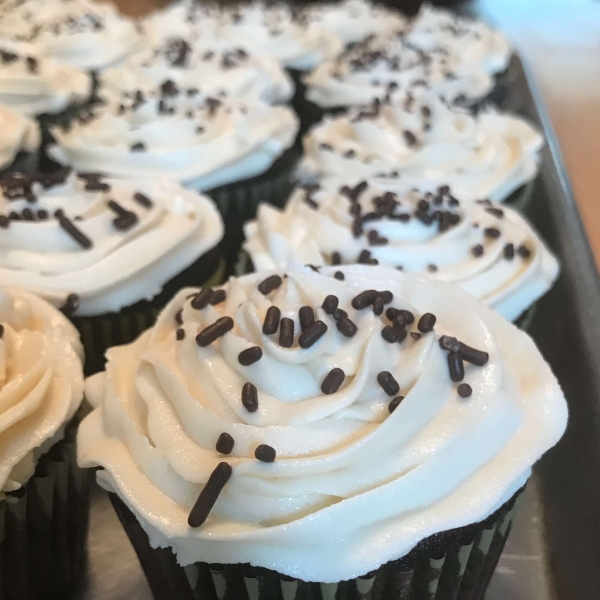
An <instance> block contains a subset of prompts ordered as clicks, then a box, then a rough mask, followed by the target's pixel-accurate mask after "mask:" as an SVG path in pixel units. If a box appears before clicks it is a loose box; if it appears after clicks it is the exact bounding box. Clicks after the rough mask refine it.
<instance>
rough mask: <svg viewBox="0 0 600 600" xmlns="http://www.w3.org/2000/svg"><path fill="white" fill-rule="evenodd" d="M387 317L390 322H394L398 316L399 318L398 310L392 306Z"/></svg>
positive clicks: (386, 312) (386, 314)
mask: <svg viewBox="0 0 600 600" xmlns="http://www.w3.org/2000/svg"><path fill="white" fill-rule="evenodd" d="M385 316H386V317H387V318H388V319H389V320H390V321H393V320H394V319H395V318H396V317H397V316H398V309H397V308H392V307H391V306H390V307H389V308H388V309H387V310H386V311H385Z"/></svg>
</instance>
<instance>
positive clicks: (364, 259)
mask: <svg viewBox="0 0 600 600" xmlns="http://www.w3.org/2000/svg"><path fill="white" fill-rule="evenodd" d="M356 262H357V263H358V264H360V265H368V264H369V263H370V262H371V253H370V252H369V250H363V251H362V252H361V253H360V254H359V255H358V259H357V261H356Z"/></svg>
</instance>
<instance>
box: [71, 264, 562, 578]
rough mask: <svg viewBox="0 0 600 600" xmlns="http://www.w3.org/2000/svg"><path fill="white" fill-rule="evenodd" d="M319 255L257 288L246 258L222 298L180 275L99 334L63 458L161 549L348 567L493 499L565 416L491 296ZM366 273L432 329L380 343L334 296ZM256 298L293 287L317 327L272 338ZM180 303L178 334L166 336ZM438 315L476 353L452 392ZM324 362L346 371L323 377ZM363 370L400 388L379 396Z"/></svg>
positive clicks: (503, 493) (210, 558)
mask: <svg viewBox="0 0 600 600" xmlns="http://www.w3.org/2000/svg"><path fill="white" fill-rule="evenodd" d="M336 270H337V267H334V268H327V269H324V274H318V273H315V272H313V271H312V270H310V269H309V268H301V267H290V268H289V269H288V271H287V275H288V277H287V278H286V279H284V281H283V284H282V285H281V287H279V289H278V290H277V291H275V292H273V293H271V294H270V295H269V296H268V297H265V296H263V295H262V294H261V293H260V292H259V291H258V289H257V284H258V283H259V282H261V281H262V280H263V279H264V278H265V276H266V274H264V273H263V274H259V275H252V276H248V277H244V278H241V279H237V280H236V279H230V280H229V282H228V284H227V285H226V286H225V290H226V293H227V300H226V301H225V302H224V303H222V304H219V305H217V306H210V305H209V306H208V307H207V308H205V309H203V310H194V309H193V308H192V307H191V304H190V300H189V299H187V298H188V296H189V293H190V291H191V290H189V289H187V290H182V292H181V293H180V294H178V295H177V296H176V297H175V298H174V299H173V301H172V303H171V304H170V305H169V306H168V307H167V308H166V309H165V310H164V312H163V313H162V315H161V316H160V317H159V320H158V322H157V324H156V325H155V327H154V328H152V329H151V330H150V331H148V332H146V333H145V334H144V335H142V337H140V338H139V339H138V340H137V341H136V342H134V343H133V344H131V345H128V346H120V347H116V348H113V349H111V350H109V352H108V365H107V371H106V372H105V373H100V374H99V375H97V376H94V377H92V378H91V379H89V380H88V382H87V385H86V395H87V397H88V398H90V400H91V402H92V404H93V405H94V406H95V410H94V412H93V413H92V414H91V415H90V416H89V417H87V418H86V420H85V421H84V422H83V423H82V426H81V428H80V430H79V439H78V444H79V462H80V464H81V466H83V467H95V466H101V467H103V469H104V470H102V471H99V472H98V479H99V482H100V483H101V485H103V486H104V487H106V488H107V489H109V490H113V491H115V492H116V493H118V494H119V496H120V497H121V498H122V499H123V500H124V501H125V502H126V504H127V505H128V506H129V508H130V509H131V510H132V511H133V512H134V514H135V515H136V516H137V518H138V520H139V522H140V523H141V525H142V527H143V528H144V529H145V530H146V532H147V533H148V534H149V538H150V542H151V544H152V545H153V546H155V547H156V546H161V547H167V546H168V547H171V548H173V550H174V551H175V553H176V555H177V558H178V560H179V562H180V564H182V565H186V564H189V563H192V562H196V561H206V562H211V563H214V562H216V563H251V564H253V565H257V566H261V567H266V568H269V569H274V570H276V571H278V572H279V573H283V574H286V575H290V576H293V577H297V578H300V579H303V580H306V581H322V582H335V581H340V580H347V579H351V578H354V577H356V576H360V575H363V574H365V573H367V572H369V571H370V570H372V569H374V568H377V567H379V566H380V565H382V564H384V563H385V562H387V561H388V560H390V559H396V558H398V557H401V556H403V555H405V554H406V553H407V552H408V551H410V550H411V549H412V548H413V547H414V546H415V545H416V544H417V543H418V542H419V541H420V540H422V539H424V538H426V537H428V536H430V535H432V534H434V533H437V532H440V531H445V530H448V529H451V528H454V527H460V526H464V525H468V524H471V523H475V522H478V521H480V520H481V519H484V518H485V517H486V516H488V515H489V514H491V513H492V512H494V511H495V510H496V509H497V508H498V507H500V506H501V505H502V504H503V503H504V502H505V501H506V500H508V499H509V498H510V497H511V496H512V495H513V494H514V493H515V492H516V491H517V490H518V489H520V488H521V487H522V485H523V484H524V482H525V481H526V480H527V478H528V476H529V474H530V469H531V466H532V465H533V464H534V463H535V462H536V461H537V460H538V459H539V458H540V456H541V455H542V454H543V453H544V452H545V451H546V450H547V449H548V448H550V447H551V446H553V445H554V444H555V443H556V442H557V441H558V440H559V438H560V437H561V435H562V433H563V432H564V429H565V426H566V422H567V409H566V403H565V400H564V398H563V395H562V393H561V391H560V388H559V386H558V383H557V382H556V380H555V378H554V377H553V375H552V373H551V371H550V369H549V367H548V365H547V364H546V363H545V362H544V360H543V358H542V357H541V355H540V353H539V351H538V350H537V348H536V347H535V344H534V343H533V341H532V340H531V339H530V338H529V337H528V336H527V335H526V334H525V333H523V332H522V331H519V330H518V329H517V328H515V327H513V326H512V325H510V324H509V323H508V322H506V321H505V320H504V319H503V318H502V317H501V316H500V315H498V314H497V313H495V312H493V311H491V310H490V309H489V308H487V307H485V306H483V305H482V304H480V303H478V302H477V301H476V300H475V299H474V298H472V297H470V296H469V295H468V294H465V293H464V292H463V291H461V290H459V289H458V288H456V287H454V286H449V285H445V284H442V283H440V282H432V281H426V280H420V279H418V278H416V277H415V276H411V275H404V274H402V273H399V272H398V271H395V270H393V269H386V268H383V267H360V266H359V267H356V266H354V267H343V268H342V271H343V272H344V273H345V277H346V279H345V281H338V280H336V279H334V278H333V273H334V272H335V271H336ZM366 289H376V290H390V291H391V292H392V293H393V295H394V298H393V302H392V305H391V306H394V307H396V308H405V309H410V310H411V311H413V312H414V313H415V314H416V315H417V319H418V318H419V317H420V315H422V314H424V313H426V312H432V313H434V314H435V315H436V316H437V322H436V325H435V331H434V333H429V334H425V335H423V337H422V338H421V339H420V340H418V341H415V340H414V339H413V338H412V336H407V339H406V340H405V341H404V342H402V343H396V344H393V345H391V344H389V343H387V342H386V341H384V340H383V337H382V335H381V330H382V327H383V321H382V317H376V316H375V314H374V312H373V311H372V310H370V309H366V310H362V311H354V310H353V309H352V308H351V300H352V298H353V297H354V296H355V295H356V294H357V293H358V292H359V291H362V290H366ZM327 294H335V295H336V296H337V297H338V298H339V302H340V307H341V308H342V309H344V310H346V311H348V312H349V314H350V316H351V318H352V319H353V320H354V322H355V323H356V325H357V327H358V332H357V334H356V335H355V336H354V337H352V338H346V337H343V336H342V335H341V334H340V333H339V332H338V330H337V328H336V327H335V325H334V323H335V321H334V320H333V318H332V317H330V316H328V315H326V314H325V313H324V311H323V310H321V309H320V308H319V307H320V306H321V303H322V302H323V299H324V298H325V296H326V295H327ZM272 305H276V306H278V307H279V308H280V309H281V311H282V316H285V317H289V318H292V319H293V320H294V321H295V330H296V331H299V324H298V309H299V308H300V307H301V306H303V305H309V306H312V307H313V308H314V309H315V311H316V313H317V315H316V318H318V319H321V320H323V321H324V322H325V323H326V324H327V326H328V329H327V332H326V333H325V335H324V336H323V337H322V338H321V339H320V340H319V341H318V342H317V343H315V344H314V345H313V346H312V347H310V348H307V349H301V348H300V347H299V346H298V344H297V342H296V343H295V344H294V345H293V346H292V347H291V348H282V347H281V346H279V345H278V343H277V339H278V335H277V334H276V335H274V336H265V335H264V334H263V333H262V323H263V320H264V318H265V313H266V311H267V309H268V308H269V307H270V306H272ZM181 307H183V313H182V317H183V325H182V326H181V327H182V328H183V329H184V331H185V339H183V340H182V341H176V336H175V330H176V328H178V327H180V325H178V324H177V323H176V320H175V315H176V313H177V312H178V311H179V310H180V309H181ZM223 315H230V316H231V317H233V319H234V321H235V327H234V329H233V330H232V331H231V332H229V333H227V334H225V335H224V336H223V337H222V338H220V339H219V340H218V341H216V342H214V343H213V344H211V345H210V346H208V347H206V348H200V347H199V346H198V345H197V344H196V341H195V336H196V333H197V332H198V331H200V330H202V329H203V328H204V327H206V326H207V325H209V324H212V323H214V322H215V321H216V320H217V318H219V317H221V316H223ZM413 327H414V326H413ZM442 334H448V335H451V336H456V337H457V338H458V339H459V340H461V341H462V342H464V343H465V344H468V345H470V346H472V347H474V348H477V349H479V350H482V351H485V352H488V353H489V361H488V362H487V364H486V365H485V366H484V367H476V366H474V365H467V366H466V375H465V381H466V382H468V383H469V385H471V386H472V389H473V395H472V396H471V397H470V398H468V399H462V398H460V397H459V396H458V394H457V391H456V384H453V383H452V382H451V380H450V377H449V373H448V364H447V358H446V352H445V351H443V350H442V349H441V348H440V346H439V345H438V343H437V337H438V336H439V335H442ZM255 345H258V346H260V347H261V348H262V349H263V356H262V358H261V360H259V361H258V362H257V363H255V364H253V365H251V366H249V367H243V366H242V365H241V364H240V363H239V361H238V354H239V353H240V351H242V350H244V349H246V348H249V347H251V346H255ZM334 367H338V368H342V369H343V371H344V373H345V375H346V379H345V381H344V382H343V383H342V386H341V387H340V388H339V391H337V392H336V393H332V394H330V395H324V394H322V393H321V392H320V387H321V383H322V381H323V379H324V377H325V375H326V374H327V373H328V372H329V371H330V370H331V369H332V368H334ZM382 371H389V372H390V373H392V374H393V376H394V377H395V379H396V380H397V382H398V384H399V385H400V387H401V392H400V393H401V394H402V395H403V396H405V399H404V400H403V401H402V403H401V404H400V405H399V406H398V408H396V410H395V411H394V412H393V413H392V414H391V415H390V414H389V411H388V403H389V401H390V396H388V395H387V394H385V393H384V392H383V390H382V389H381V387H380V386H379V384H378V382H377V375H378V374H379V373H380V372H382ZM245 382H251V383H252V384H254V385H255V386H256V387H257V389H258V402H259V408H258V410H257V411H256V412H252V413H251V412H248V411H246V409H245V408H244V407H243V406H242V403H241V401H240V392H241V389H242V386H243V385H244V383H245ZM222 432H228V433H229V434H230V435H231V436H232V437H233V438H234V441H235V446H234V448H233V452H232V453H231V454H230V455H229V456H223V455H220V454H218V453H217V452H216V451H215V443H216V441H217V439H218V437H219V435H220V434H221V433H222ZM259 444H268V445H270V446H272V447H273V448H274V449H276V451H277V459H276V460H275V462H273V463H271V464H265V463H261V462H259V461H258V460H256V459H255V458H254V451H255V448H256V447H257V446H258V445H259ZM223 460H226V461H227V462H229V463H230V464H231V466H232V468H233V474H232V477H231V479H230V480H229V481H228V483H227V484H226V485H225V488H224V489H223V491H222V493H221V494H220V496H219V498H218V500H217V502H216V504H215V506H214V507H213V509H212V511H211V513H210V515H209V517H208V519H207V520H206V522H205V523H204V524H203V525H202V526H201V527H198V528H191V527H189V526H188V523H187V520H188V515H189V513H190V510H191V508H192V506H193V505H194V503H195V502H196V499H197V498H198V494H199V492H200V490H201V489H202V487H203V484H204V483H205V482H206V481H207V479H208V477H209V475H210V474H211V472H212V471H213V469H214V468H215V467H216V465H217V464H218V463H219V462H221V461H223Z"/></svg>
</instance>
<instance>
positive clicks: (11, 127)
mask: <svg viewBox="0 0 600 600" xmlns="http://www.w3.org/2000/svg"><path fill="white" fill-rule="evenodd" d="M0 131H1V132H2V134H1V135H0V169H4V168H6V167H8V166H9V165H10V164H11V163H12V162H13V161H14V159H15V158H16V156H17V154H19V152H36V151H37V150H38V148H39V146H40V128H39V125H38V124H37V123H36V122H35V121H33V120H31V119H30V118H29V117H26V116H24V115H21V114H19V113H17V112H15V111H14V110H12V109H10V108H8V107H7V106H2V105H0Z"/></svg>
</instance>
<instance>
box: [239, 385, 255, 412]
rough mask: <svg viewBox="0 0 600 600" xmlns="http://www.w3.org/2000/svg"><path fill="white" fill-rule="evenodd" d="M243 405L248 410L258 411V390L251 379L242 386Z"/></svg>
mask: <svg viewBox="0 0 600 600" xmlns="http://www.w3.org/2000/svg"><path fill="white" fill-rule="evenodd" d="M242 406H243V407H244V408H245V409H246V410H247V411H248V412H256V411H257V410H258V390H257V389H256V386H255V385H254V384H253V383H250V382H249V381H247V382H246V383H245V384H244V387H243V388H242Z"/></svg>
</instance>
